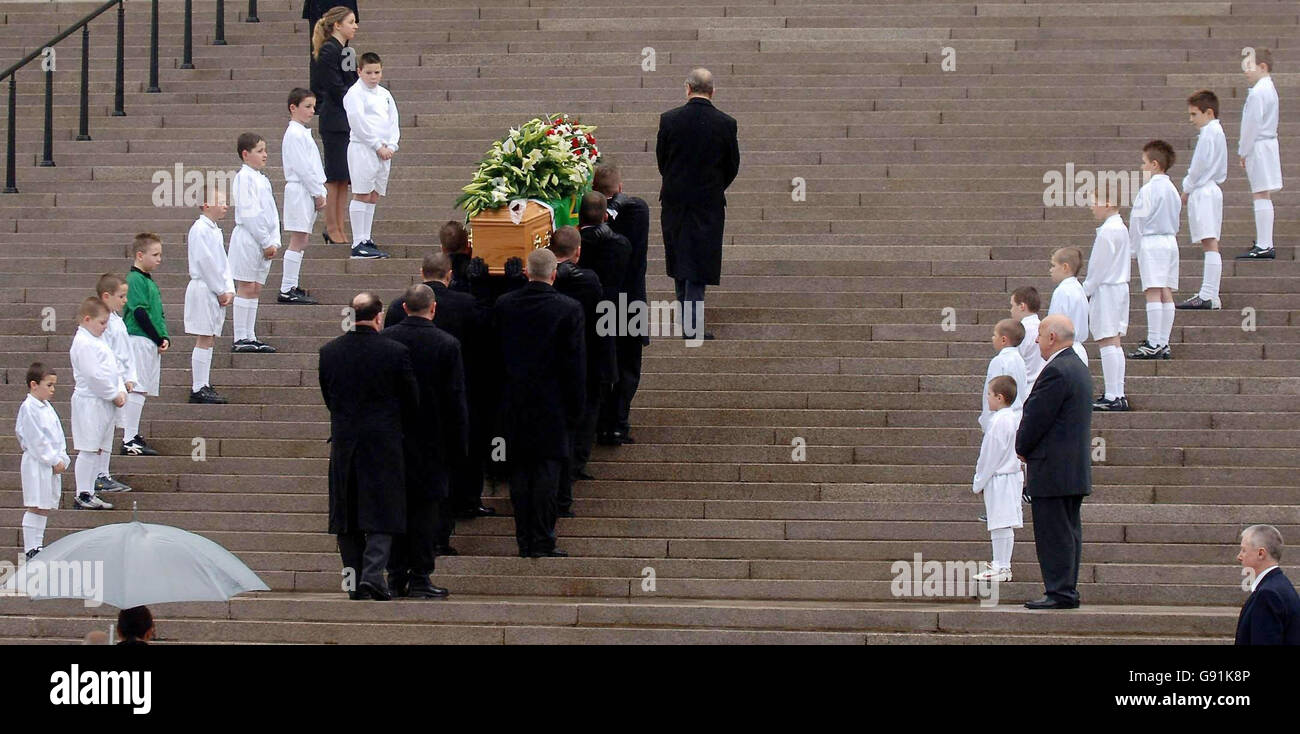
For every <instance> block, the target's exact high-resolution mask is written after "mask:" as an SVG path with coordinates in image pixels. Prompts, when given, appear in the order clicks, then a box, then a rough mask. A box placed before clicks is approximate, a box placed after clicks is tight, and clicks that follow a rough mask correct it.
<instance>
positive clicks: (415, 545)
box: [384, 284, 469, 599]
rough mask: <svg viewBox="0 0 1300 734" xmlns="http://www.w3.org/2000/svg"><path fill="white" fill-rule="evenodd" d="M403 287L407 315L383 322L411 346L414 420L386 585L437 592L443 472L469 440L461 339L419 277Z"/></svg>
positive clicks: (444, 532) (445, 523)
mask: <svg viewBox="0 0 1300 734" xmlns="http://www.w3.org/2000/svg"><path fill="white" fill-rule="evenodd" d="M403 295H404V298H403V306H402V308H403V309H404V310H405V311H406V318H405V319H403V320H402V322H401V323H399V324H395V325H393V326H390V327H388V328H387V329H384V336H386V337H389V338H391V339H393V340H394V341H396V342H398V343H400V344H403V345H405V346H406V348H407V349H409V350H410V352H411V364H412V365H413V366H414V368H415V380H416V382H417V383H418V384H419V386H420V421H419V423H418V425H417V428H416V431H415V432H414V434H408V435H407V437H406V535H405V536H404V537H403V538H399V539H398V541H397V543H396V545H395V546H394V549H393V558H392V562H390V563H389V565H388V586H389V588H390V589H392V591H393V595H394V596H408V595H409V596H412V597H417V598H424V599H433V598H442V597H445V596H447V590H446V589H444V588H441V587H438V586H434V585H433V583H432V582H430V580H429V574H431V573H433V564H434V556H435V555H436V554H437V551H438V549H439V548H445V547H447V545H448V541H449V540H450V537H451V529H452V527H453V521H452V518H451V508H450V503H449V502H448V501H447V497H448V494H449V492H448V478H449V476H450V473H451V470H452V468H453V467H456V466H459V465H460V464H462V463H463V462H464V460H465V453H466V450H467V449H468V444H469V442H468V434H469V415H468V408H467V407H466V404H465V375H464V371H463V367H462V363H461V356H460V342H459V341H457V340H456V337H454V336H452V335H451V334H448V333H447V332H445V331H443V330H442V329H439V328H438V327H436V326H434V324H433V319H434V310H435V309H436V308H437V304H436V303H435V302H434V296H433V289H432V288H430V287H429V286H427V285H424V284H418V285H413V286H411V287H410V288H407V289H406V293H405V294H403ZM408 589H409V594H408V593H406V592H407V591H408Z"/></svg>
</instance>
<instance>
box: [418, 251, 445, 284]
mask: <svg viewBox="0 0 1300 734" xmlns="http://www.w3.org/2000/svg"><path fill="white" fill-rule="evenodd" d="M450 272H451V258H450V257H448V256H447V253H445V252H430V253H429V254H428V255H425V256H424V261H423V262H421V263H420V273H422V274H423V275H424V277H426V278H428V279H430V280H442V279H443V278H445V277H447V273H450Z"/></svg>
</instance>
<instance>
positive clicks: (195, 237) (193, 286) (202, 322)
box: [185, 191, 235, 405]
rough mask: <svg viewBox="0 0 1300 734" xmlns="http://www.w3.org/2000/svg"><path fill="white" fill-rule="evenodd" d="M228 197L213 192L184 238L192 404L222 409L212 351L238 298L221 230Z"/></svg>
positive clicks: (186, 326) (186, 328) (186, 319)
mask: <svg viewBox="0 0 1300 734" xmlns="http://www.w3.org/2000/svg"><path fill="white" fill-rule="evenodd" d="M227 209H228V207H227V206H226V196H225V194H223V193H221V192H220V191H211V192H209V194H208V196H207V201H205V202H204V203H203V206H202V207H200V211H201V212H202V213H201V214H199V218H198V219H196V220H195V221H194V224H192V225H190V232H189V234H188V235H186V237H185V246H186V249H187V250H188V253H187V254H188V255H189V265H190V284H189V285H188V286H186V288H185V333H186V334H193V335H195V336H196V337H197V338H196V339H195V340H194V353H193V354H191V355H190V375H191V376H190V402H191V403H206V404H212V405H222V404H225V403H227V402H229V401H228V400H226V399H225V398H223V397H221V396H220V395H218V394H217V391H216V390H213V389H212V347H213V345H214V344H216V338H217V337H219V336H221V329H222V327H223V326H225V324H226V306H228V305H229V304H230V302H231V301H233V300H234V298H235V281H234V279H233V278H232V277H231V275H230V262H229V261H228V260H227V259H226V248H225V246H224V245H223V244H222V241H221V240H222V236H221V226H220V225H218V224H217V222H218V221H219V220H220V219H221V218H222V217H224V216H226V210H227Z"/></svg>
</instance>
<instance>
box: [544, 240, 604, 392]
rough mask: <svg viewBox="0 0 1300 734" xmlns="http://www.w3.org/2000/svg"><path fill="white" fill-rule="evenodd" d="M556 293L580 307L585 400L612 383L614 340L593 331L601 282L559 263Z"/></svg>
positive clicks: (601, 295)
mask: <svg viewBox="0 0 1300 734" xmlns="http://www.w3.org/2000/svg"><path fill="white" fill-rule="evenodd" d="M555 290H556V292H558V293H560V294H562V295H565V296H568V297H569V298H572V299H573V300H575V301H577V302H578V303H579V304H581V305H582V319H583V330H582V342H583V349H584V351H585V352H586V355H587V393H588V394H587V397H588V398H589V399H591V398H593V397H594V396H593V395H591V392H592V391H593V390H595V391H599V390H600V386H601V385H602V384H606V383H610V382H613V381H614V376H615V372H616V370H617V367H616V352H615V349H614V338H613V337H612V336H602V335H601V334H600V332H599V330H598V329H597V328H596V327H597V326H598V325H599V324H600V302H601V300H602V299H604V298H606V293H605V289H604V288H602V287H601V279H600V278H599V277H598V276H597V275H596V273H594V272H593V271H591V270H588V269H586V268H582V267H578V266H576V265H574V264H573V263H569V262H563V263H560V264H559V266H558V267H557V268H556V274H555Z"/></svg>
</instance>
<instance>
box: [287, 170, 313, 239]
mask: <svg viewBox="0 0 1300 734" xmlns="http://www.w3.org/2000/svg"><path fill="white" fill-rule="evenodd" d="M281 220H283V221H284V231H286V232H306V233H307V234H311V230H312V226H313V225H315V224H316V200H315V199H313V198H312V197H311V194H308V193H307V189H306V188H304V187H303V185H302V184H300V183H294V182H292V181H289V182H286V183H285V184H284V216H283V217H281Z"/></svg>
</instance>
